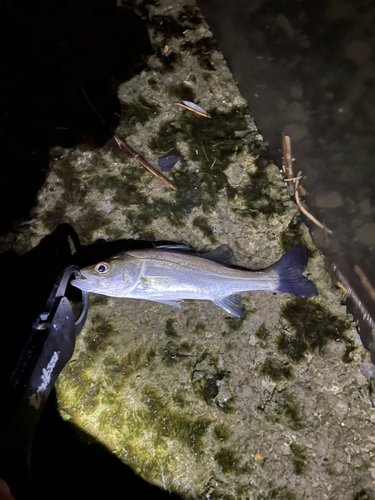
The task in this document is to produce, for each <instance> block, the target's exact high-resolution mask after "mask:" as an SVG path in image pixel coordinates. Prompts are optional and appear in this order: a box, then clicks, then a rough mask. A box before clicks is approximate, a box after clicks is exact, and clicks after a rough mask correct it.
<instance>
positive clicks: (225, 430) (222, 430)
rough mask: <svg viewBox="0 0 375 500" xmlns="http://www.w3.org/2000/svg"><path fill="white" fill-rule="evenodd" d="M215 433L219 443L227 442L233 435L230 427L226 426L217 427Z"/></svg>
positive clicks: (219, 425)
mask: <svg viewBox="0 0 375 500" xmlns="http://www.w3.org/2000/svg"><path fill="white" fill-rule="evenodd" d="M213 433H214V436H215V437H216V439H218V440H219V441H226V440H227V439H228V438H229V436H230V435H231V431H230V429H229V427H228V426H227V425H224V424H218V425H215V427H214V429H213Z"/></svg>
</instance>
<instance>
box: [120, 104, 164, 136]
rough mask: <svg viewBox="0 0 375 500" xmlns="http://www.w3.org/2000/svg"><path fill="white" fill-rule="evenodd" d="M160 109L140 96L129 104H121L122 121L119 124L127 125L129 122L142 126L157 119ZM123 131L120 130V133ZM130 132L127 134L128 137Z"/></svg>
mask: <svg viewBox="0 0 375 500" xmlns="http://www.w3.org/2000/svg"><path fill="white" fill-rule="evenodd" d="M160 111H161V107H160V106H159V105H158V104H155V103H154V102H149V101H147V100H146V99H145V98H144V97H143V96H142V95H140V96H139V97H138V98H137V99H135V100H134V101H131V102H123V103H122V115H123V117H124V118H123V119H122V120H121V123H126V124H127V123H129V120H133V119H134V118H135V119H136V121H138V122H139V123H141V124H142V125H144V124H145V123H146V122H147V121H148V120H150V119H152V118H155V117H157V116H158V115H159V114H160ZM122 130H123V129H122V128H121V131H122ZM129 133H130V132H127V135H129Z"/></svg>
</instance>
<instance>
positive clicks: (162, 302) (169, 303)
mask: <svg viewBox="0 0 375 500" xmlns="http://www.w3.org/2000/svg"><path fill="white" fill-rule="evenodd" d="M149 300H151V301H152V302H158V303H159V304H165V305H167V306H172V307H177V308H178V309H181V304H180V303H179V302H176V301H174V300H158V299H149Z"/></svg>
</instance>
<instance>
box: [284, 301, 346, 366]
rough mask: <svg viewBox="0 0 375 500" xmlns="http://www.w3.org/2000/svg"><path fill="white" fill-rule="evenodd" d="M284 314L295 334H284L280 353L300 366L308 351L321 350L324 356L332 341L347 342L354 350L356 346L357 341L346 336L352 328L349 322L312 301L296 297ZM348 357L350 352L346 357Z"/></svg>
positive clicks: (320, 352) (285, 306)
mask: <svg viewBox="0 0 375 500" xmlns="http://www.w3.org/2000/svg"><path fill="white" fill-rule="evenodd" d="M280 312H281V315H282V316H283V317H284V318H285V319H286V320H287V321H288V323H289V324H290V325H291V326H292V328H293V329H294V331H295V334H294V335H289V334H287V333H286V332H282V333H281V334H280V335H279V337H278V338H277V344H278V347H279V349H280V351H281V352H283V353H284V354H286V355H287V356H288V357H289V359H291V360H292V361H294V362H296V363H297V362H299V361H301V360H302V359H304V356H305V353H306V352H308V351H309V352H315V351H318V353H319V354H320V355H323V354H324V350H325V347H326V345H327V343H328V341H329V340H334V341H336V342H344V343H345V344H346V346H348V347H349V348H350V349H351V348H352V346H353V342H352V341H350V340H349V339H347V338H346V336H345V335H344V333H345V331H346V330H348V328H349V327H350V323H349V322H348V320H346V319H344V318H341V317H339V316H336V315H335V314H332V313H331V312H330V311H328V309H326V308H325V307H323V306H321V305H320V304H318V303H316V302H314V301H313V300H311V299H306V298H303V297H294V298H293V299H290V300H288V301H287V302H286V303H285V304H284V305H283V306H282V307H281V310H280ZM348 355H349V354H348V352H347V351H346V352H345V354H344V356H345V357H346V356H348Z"/></svg>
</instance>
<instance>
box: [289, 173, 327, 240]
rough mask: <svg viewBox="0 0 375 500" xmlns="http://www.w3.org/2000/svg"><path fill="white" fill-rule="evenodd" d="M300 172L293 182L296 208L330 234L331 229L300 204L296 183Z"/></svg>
mask: <svg viewBox="0 0 375 500" xmlns="http://www.w3.org/2000/svg"><path fill="white" fill-rule="evenodd" d="M301 174H302V172H298V175H297V178H296V182H295V191H294V197H295V200H296V203H297V206H298V208H299V209H300V210H301V212H302V213H303V214H304V215H306V217H307V218H308V219H310V220H311V221H313V223H314V224H316V225H317V226H318V227H320V229H323V231H325V232H326V233H328V234H332V231H331V230H330V229H328V227H326V226H325V225H324V224H322V223H321V222H319V221H318V220H317V219H315V217H314V216H313V215H311V214H310V212H308V210H307V209H306V208H305V207H304V206H303V205H302V203H301V200H300V198H299V193H298V184H299V179H300V178H301Z"/></svg>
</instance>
